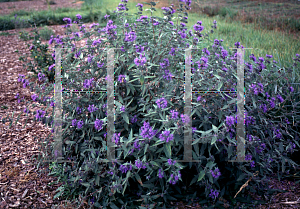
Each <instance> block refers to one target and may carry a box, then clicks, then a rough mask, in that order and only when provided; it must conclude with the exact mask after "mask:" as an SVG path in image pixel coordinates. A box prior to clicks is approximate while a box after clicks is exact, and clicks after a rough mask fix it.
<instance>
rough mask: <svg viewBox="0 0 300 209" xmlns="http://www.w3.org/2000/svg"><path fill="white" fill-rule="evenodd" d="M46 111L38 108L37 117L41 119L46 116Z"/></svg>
mask: <svg viewBox="0 0 300 209" xmlns="http://www.w3.org/2000/svg"><path fill="white" fill-rule="evenodd" d="M45 113H46V112H45V111H43V110H37V112H36V115H35V117H36V119H37V120H39V119H41V118H43V117H44V116H45Z"/></svg>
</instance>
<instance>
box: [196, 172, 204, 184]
mask: <svg viewBox="0 0 300 209" xmlns="http://www.w3.org/2000/svg"><path fill="white" fill-rule="evenodd" d="M204 175H205V171H204V170H203V171H201V172H200V173H199V177H198V180H197V182H199V181H201V180H202V179H203V177H204Z"/></svg>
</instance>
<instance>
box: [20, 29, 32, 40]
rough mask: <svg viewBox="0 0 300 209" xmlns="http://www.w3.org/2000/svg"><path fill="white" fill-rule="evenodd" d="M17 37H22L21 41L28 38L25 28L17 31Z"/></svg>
mask: <svg viewBox="0 0 300 209" xmlns="http://www.w3.org/2000/svg"><path fill="white" fill-rule="evenodd" d="M19 38H20V39H22V40H23V41H28V40H30V36H29V33H28V32H27V31H26V30H22V31H20V32H19Z"/></svg>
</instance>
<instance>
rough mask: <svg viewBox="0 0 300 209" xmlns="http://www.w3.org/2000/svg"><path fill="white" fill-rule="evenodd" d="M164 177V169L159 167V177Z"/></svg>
mask: <svg viewBox="0 0 300 209" xmlns="http://www.w3.org/2000/svg"><path fill="white" fill-rule="evenodd" d="M163 177H164V171H163V170H162V169H159V171H158V178H160V179H162V178H163Z"/></svg>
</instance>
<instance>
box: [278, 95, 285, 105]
mask: <svg viewBox="0 0 300 209" xmlns="http://www.w3.org/2000/svg"><path fill="white" fill-rule="evenodd" d="M277 99H278V101H279V103H282V102H283V101H284V99H283V98H282V96H281V95H277Z"/></svg>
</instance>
